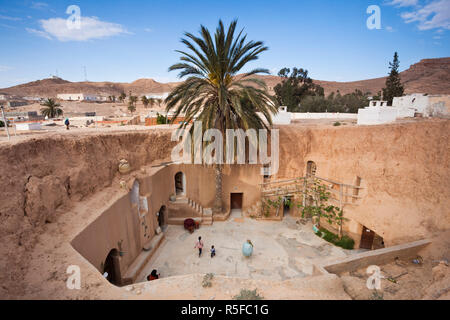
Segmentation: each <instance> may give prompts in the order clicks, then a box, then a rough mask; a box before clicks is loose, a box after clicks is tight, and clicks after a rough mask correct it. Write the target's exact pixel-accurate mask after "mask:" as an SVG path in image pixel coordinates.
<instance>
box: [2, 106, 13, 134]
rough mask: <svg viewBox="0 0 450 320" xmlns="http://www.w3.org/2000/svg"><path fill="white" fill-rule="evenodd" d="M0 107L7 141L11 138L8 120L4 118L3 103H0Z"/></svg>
mask: <svg viewBox="0 0 450 320" xmlns="http://www.w3.org/2000/svg"><path fill="white" fill-rule="evenodd" d="M0 107H1V109H2V118H3V123H4V124H5V129H6V135H7V136H8V141H9V140H11V138H10V136H9V129H8V122H7V121H6V118H5V111H4V110H3V105H1V106H0Z"/></svg>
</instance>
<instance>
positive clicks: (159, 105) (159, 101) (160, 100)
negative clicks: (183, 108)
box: [155, 99, 163, 108]
mask: <svg viewBox="0 0 450 320" xmlns="http://www.w3.org/2000/svg"><path fill="white" fill-rule="evenodd" d="M155 102H156V104H157V105H158V108H161V103H163V99H155Z"/></svg>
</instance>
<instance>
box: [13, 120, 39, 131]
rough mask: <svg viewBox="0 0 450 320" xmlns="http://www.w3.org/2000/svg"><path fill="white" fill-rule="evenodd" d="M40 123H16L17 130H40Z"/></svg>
mask: <svg viewBox="0 0 450 320" xmlns="http://www.w3.org/2000/svg"><path fill="white" fill-rule="evenodd" d="M41 129H42V127H41V124H40V123H38V122H34V123H16V130H17V131H29V130H41Z"/></svg>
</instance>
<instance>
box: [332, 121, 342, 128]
mask: <svg viewBox="0 0 450 320" xmlns="http://www.w3.org/2000/svg"><path fill="white" fill-rule="evenodd" d="M340 125H341V123H340V122H339V121H337V122H335V123H333V126H335V127H339V126H340Z"/></svg>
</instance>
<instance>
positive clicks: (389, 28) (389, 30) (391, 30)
mask: <svg viewBox="0 0 450 320" xmlns="http://www.w3.org/2000/svg"><path fill="white" fill-rule="evenodd" d="M385 29H386V31H387V32H394V31H395V30H394V28H392V27H391V26H386V28H385Z"/></svg>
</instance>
